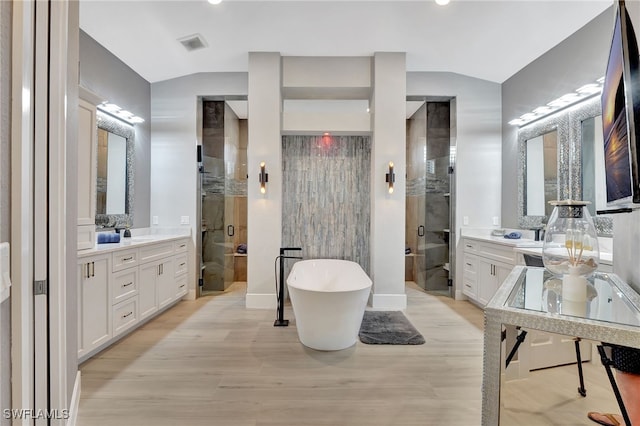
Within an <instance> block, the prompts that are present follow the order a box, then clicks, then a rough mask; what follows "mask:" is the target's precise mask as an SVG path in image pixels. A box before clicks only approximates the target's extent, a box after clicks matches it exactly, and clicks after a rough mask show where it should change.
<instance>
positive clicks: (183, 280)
mask: <svg viewBox="0 0 640 426" xmlns="http://www.w3.org/2000/svg"><path fill="white" fill-rule="evenodd" d="M188 278H189V276H188V275H187V274H184V275H183V276H181V277H179V278H177V279H176V299H179V298H181V297H182V296H184V295H185V294H187V290H188V288H187V281H188Z"/></svg>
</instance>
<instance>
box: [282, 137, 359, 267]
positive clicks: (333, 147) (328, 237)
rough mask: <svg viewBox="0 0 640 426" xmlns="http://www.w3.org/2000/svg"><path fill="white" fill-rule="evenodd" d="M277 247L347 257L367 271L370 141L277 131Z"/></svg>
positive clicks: (319, 255)
mask: <svg viewBox="0 0 640 426" xmlns="http://www.w3.org/2000/svg"><path fill="white" fill-rule="evenodd" d="M282 161H283V184H282V193H283V210H282V245H283V247H286V246H292V247H302V255H303V256H304V258H305V259H312V258H330V259H345V260H352V261H355V262H357V263H359V264H360V266H362V268H363V269H364V270H365V271H366V272H367V273H369V262H370V248H369V235H370V233H371V232H370V231H371V230H370V223H371V219H370V216H371V204H370V171H371V141H370V138H369V137H367V136H283V137H282Z"/></svg>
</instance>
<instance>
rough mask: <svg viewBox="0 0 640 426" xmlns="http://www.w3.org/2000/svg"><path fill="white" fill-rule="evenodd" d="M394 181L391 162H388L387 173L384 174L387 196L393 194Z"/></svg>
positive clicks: (394, 176)
mask: <svg viewBox="0 0 640 426" xmlns="http://www.w3.org/2000/svg"><path fill="white" fill-rule="evenodd" d="M395 181H396V174H395V173H393V161H389V173H387V174H386V182H387V183H388V184H389V194H393V182H395Z"/></svg>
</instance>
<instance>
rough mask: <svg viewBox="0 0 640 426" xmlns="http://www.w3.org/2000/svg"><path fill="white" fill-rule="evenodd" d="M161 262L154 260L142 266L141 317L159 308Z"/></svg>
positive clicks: (139, 295)
mask: <svg viewBox="0 0 640 426" xmlns="http://www.w3.org/2000/svg"><path fill="white" fill-rule="evenodd" d="M158 268H159V263H158V262H152V263H147V264H146V265H142V266H140V283H139V287H138V297H139V299H138V300H139V312H140V319H141V320H142V319H144V318H146V317H148V316H149V315H151V314H152V313H154V312H155V311H157V310H158V301H157V300H158V295H157V285H156V283H157V281H158V278H157V277H158V271H159V269H158Z"/></svg>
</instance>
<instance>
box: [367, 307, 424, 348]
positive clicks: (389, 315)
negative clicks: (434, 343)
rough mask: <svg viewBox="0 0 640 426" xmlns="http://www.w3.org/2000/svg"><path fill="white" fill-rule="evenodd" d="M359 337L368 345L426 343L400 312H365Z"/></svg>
mask: <svg viewBox="0 0 640 426" xmlns="http://www.w3.org/2000/svg"><path fill="white" fill-rule="evenodd" d="M358 336H359V337H360V341H361V342H362V343H366V344H367V345H422V344H423V343H424V337H422V335H421V334H420V333H419V332H418V330H416V329H415V327H414V326H413V325H411V323H410V322H409V320H408V319H407V317H405V316H404V314H403V313H402V312H400V311H365V312H364V318H363V319H362V325H361V326H360V333H359V334H358Z"/></svg>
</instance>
